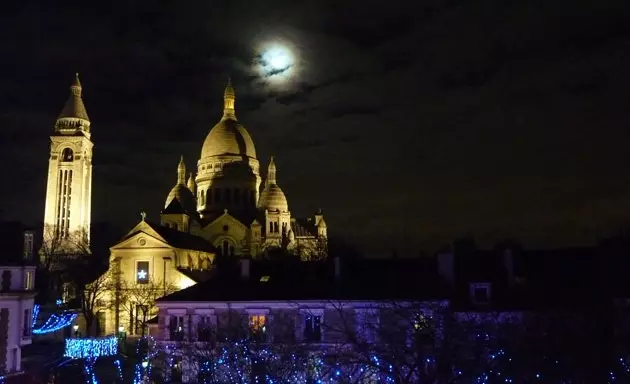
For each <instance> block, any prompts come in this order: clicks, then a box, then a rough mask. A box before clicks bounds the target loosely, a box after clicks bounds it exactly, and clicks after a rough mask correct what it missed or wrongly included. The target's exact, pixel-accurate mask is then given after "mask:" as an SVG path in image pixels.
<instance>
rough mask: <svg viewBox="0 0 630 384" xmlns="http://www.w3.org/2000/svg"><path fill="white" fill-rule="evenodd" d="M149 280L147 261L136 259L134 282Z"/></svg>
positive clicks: (139, 282)
mask: <svg viewBox="0 0 630 384" xmlns="http://www.w3.org/2000/svg"><path fill="white" fill-rule="evenodd" d="M148 282H149V262H148V261H138V262H137V263H136V283H137V284H147V283H148Z"/></svg>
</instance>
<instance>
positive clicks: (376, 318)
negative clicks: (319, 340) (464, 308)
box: [322, 301, 457, 384]
mask: <svg viewBox="0 0 630 384" xmlns="http://www.w3.org/2000/svg"><path fill="white" fill-rule="evenodd" d="M329 307H332V308H334V310H332V311H328V312H326V313H325V314H324V316H325V321H324V322H323V323H322V326H323V327H324V330H323V332H324V333H325V334H326V339H327V340H326V341H327V342H332V343H334V344H333V345H335V347H334V348H333V349H329V350H328V351H326V353H325V354H323V355H322V358H323V360H324V365H325V366H327V367H333V368H335V372H334V375H335V376H336V377H337V378H338V379H339V381H338V382H343V383H349V384H354V383H357V384H358V383H363V382H379V383H380V382H384V383H388V382H391V383H400V384H407V383H409V384H411V383H435V382H438V380H439V382H450V381H451V380H454V379H455V377H456V376H457V375H456V373H455V372H454V371H453V370H452V369H443V368H444V367H442V366H441V365H440V364H438V361H437V357H438V354H439V350H440V349H439V348H440V346H441V344H442V343H443V337H444V335H443V332H442V321H443V320H442V319H443V317H444V312H445V311H446V308H445V306H444V305H443V303H441V302H413V301H407V302H397V301H381V302H373V303H372V304H371V305H368V306H362V307H361V308H355V307H354V306H350V305H348V304H347V303H344V302H340V301H333V302H330V303H329ZM447 368H450V367H447Z"/></svg>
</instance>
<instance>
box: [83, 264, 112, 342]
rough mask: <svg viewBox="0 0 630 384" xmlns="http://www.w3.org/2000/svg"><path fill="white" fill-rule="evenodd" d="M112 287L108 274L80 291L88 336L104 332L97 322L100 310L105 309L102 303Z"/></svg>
mask: <svg viewBox="0 0 630 384" xmlns="http://www.w3.org/2000/svg"><path fill="white" fill-rule="evenodd" d="M111 285H112V284H111V278H110V275H109V273H107V272H106V273H104V274H102V275H100V276H99V277H97V278H96V279H95V280H94V281H92V282H91V283H89V284H86V285H85V287H84V288H83V289H82V290H81V291H80V292H81V295H80V301H81V313H82V314H83V317H84V319H85V328H86V331H87V333H88V336H99V335H100V333H101V331H102V330H101V329H100V324H99V323H98V322H96V321H95V320H96V316H97V313H98V311H99V309H101V308H103V307H105V306H104V305H103V304H102V303H101V302H102V301H103V300H104V299H105V297H106V296H107V294H108V292H109V291H110V290H111V289H112V287H111ZM94 325H96V326H94Z"/></svg>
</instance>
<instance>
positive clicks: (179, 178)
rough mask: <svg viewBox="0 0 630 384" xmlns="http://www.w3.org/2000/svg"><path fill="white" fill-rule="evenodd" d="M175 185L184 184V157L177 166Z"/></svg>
mask: <svg viewBox="0 0 630 384" xmlns="http://www.w3.org/2000/svg"><path fill="white" fill-rule="evenodd" d="M177 184H184V185H185V184H186V164H185V163H184V156H183V155H182V157H181V158H180V159H179V164H178V165H177Z"/></svg>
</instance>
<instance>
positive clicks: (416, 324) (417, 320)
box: [413, 313, 428, 331]
mask: <svg viewBox="0 0 630 384" xmlns="http://www.w3.org/2000/svg"><path fill="white" fill-rule="evenodd" d="M427 326H428V322H427V318H426V317H425V316H424V315H423V314H421V313H418V314H416V315H415V316H414V317H413V329H415V330H416V331H421V330H423V329H426V328H427Z"/></svg>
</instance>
